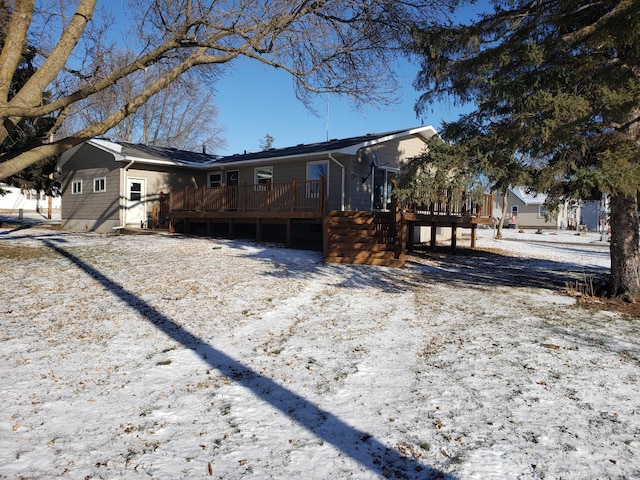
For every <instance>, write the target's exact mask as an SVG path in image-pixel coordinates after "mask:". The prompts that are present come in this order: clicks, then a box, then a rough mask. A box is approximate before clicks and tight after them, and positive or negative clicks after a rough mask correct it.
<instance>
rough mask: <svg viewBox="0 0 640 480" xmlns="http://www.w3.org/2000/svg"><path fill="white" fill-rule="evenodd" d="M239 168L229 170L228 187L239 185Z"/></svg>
mask: <svg viewBox="0 0 640 480" xmlns="http://www.w3.org/2000/svg"><path fill="white" fill-rule="evenodd" d="M239 178H240V176H239V175H238V170H230V171H228V172H227V186H228V187H237V186H238V185H239Z"/></svg>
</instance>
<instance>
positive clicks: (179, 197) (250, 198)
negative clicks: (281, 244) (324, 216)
mask: <svg viewBox="0 0 640 480" xmlns="http://www.w3.org/2000/svg"><path fill="white" fill-rule="evenodd" d="M326 192H327V187H326V180H325V178H324V177H323V178H321V179H318V180H307V181H296V180H293V181H292V182H291V183H265V184H257V185H256V184H246V183H245V184H243V185H235V186H226V185H223V186H220V187H200V188H185V189H184V190H171V192H170V196H169V210H170V211H171V212H241V213H245V212H314V211H318V212H321V211H323V210H324V208H325V205H326V198H327V195H326Z"/></svg>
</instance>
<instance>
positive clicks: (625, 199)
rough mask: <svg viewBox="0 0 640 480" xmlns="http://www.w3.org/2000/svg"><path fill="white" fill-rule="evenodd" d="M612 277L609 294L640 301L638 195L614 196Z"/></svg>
mask: <svg viewBox="0 0 640 480" xmlns="http://www.w3.org/2000/svg"><path fill="white" fill-rule="evenodd" d="M610 221H611V280H610V284H609V293H610V295H611V296H614V297H621V298H624V299H625V300H627V301H630V302H637V301H640V231H639V229H640V219H639V218H638V197H637V195H629V196H628V195H612V196H611V219H610Z"/></svg>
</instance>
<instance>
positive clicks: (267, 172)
mask: <svg viewBox="0 0 640 480" xmlns="http://www.w3.org/2000/svg"><path fill="white" fill-rule="evenodd" d="M253 175H254V179H255V183H256V185H268V184H270V183H271V181H272V180H273V167H258V168H256V169H255V170H254V171H253Z"/></svg>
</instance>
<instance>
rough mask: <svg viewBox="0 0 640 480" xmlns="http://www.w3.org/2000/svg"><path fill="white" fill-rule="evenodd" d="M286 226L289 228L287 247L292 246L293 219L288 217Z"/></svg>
mask: <svg viewBox="0 0 640 480" xmlns="http://www.w3.org/2000/svg"><path fill="white" fill-rule="evenodd" d="M285 228H286V229H287V233H286V235H287V247H291V219H290V218H287V221H286V223H285Z"/></svg>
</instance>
